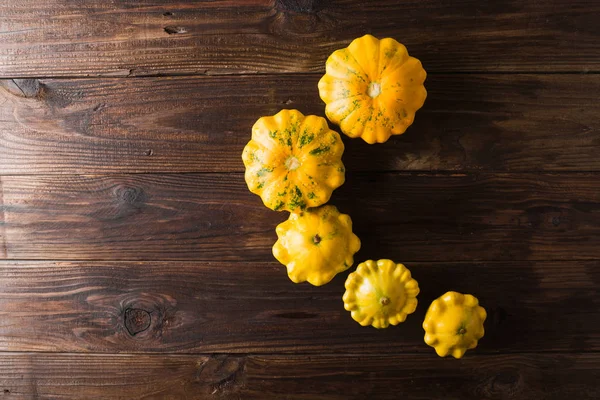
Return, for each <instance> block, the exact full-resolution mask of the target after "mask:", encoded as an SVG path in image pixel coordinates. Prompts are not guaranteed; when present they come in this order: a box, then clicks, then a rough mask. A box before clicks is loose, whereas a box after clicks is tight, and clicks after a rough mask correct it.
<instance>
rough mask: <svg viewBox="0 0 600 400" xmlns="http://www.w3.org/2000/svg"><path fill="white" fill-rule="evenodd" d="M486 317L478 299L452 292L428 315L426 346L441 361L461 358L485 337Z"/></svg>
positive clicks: (429, 310)
mask: <svg viewBox="0 0 600 400" xmlns="http://www.w3.org/2000/svg"><path fill="white" fill-rule="evenodd" d="M486 316H487V314H486V312H485V309H484V308H483V307H481V306H479V301H478V300H477V298H476V297H473V296H471V295H470V294H462V293H457V292H448V293H446V294H444V295H443V296H441V297H440V298H438V299H436V300H434V301H433V302H432V303H431V306H429V309H428V310H427V314H425V321H424V322H423V329H425V343H427V344H428V345H429V346H431V347H433V348H435V351H436V353H437V354H438V355H439V356H440V357H446V356H447V355H449V354H451V355H452V356H454V358H461V357H462V356H463V355H464V354H465V352H466V351H467V350H468V349H474V348H475V347H477V341H478V340H479V339H481V338H482V337H483V334H484V329H483V322H484V321H485V318H486Z"/></svg>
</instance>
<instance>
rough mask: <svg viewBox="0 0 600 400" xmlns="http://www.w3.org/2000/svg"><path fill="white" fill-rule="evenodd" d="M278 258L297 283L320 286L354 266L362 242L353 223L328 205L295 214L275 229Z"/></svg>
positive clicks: (275, 249) (275, 250)
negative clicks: (355, 232) (353, 230)
mask: <svg viewBox="0 0 600 400" xmlns="http://www.w3.org/2000/svg"><path fill="white" fill-rule="evenodd" d="M276 232H277V237H278V240H277V242H276V243H275V245H274V246H273V255H274V256H275V258H276V259H277V260H278V261H279V262H280V263H282V264H283V265H285V266H286V267H287V271H288V276H289V277H290V279H291V280H292V281H293V282H295V283H300V282H305V281H308V282H309V283H311V284H313V285H315V286H321V285H324V284H326V283H328V282H329V281H331V279H333V277H334V276H335V275H336V274H337V273H339V272H342V271H345V270H347V269H348V268H350V267H351V266H352V264H353V263H354V253H356V252H357V251H358V250H359V249H360V240H359V239H358V237H357V236H356V235H355V234H354V233H352V220H351V219H350V217H349V216H348V215H346V214H341V213H340V212H339V211H338V209H337V208H336V207H335V206H331V205H326V206H321V207H318V208H311V209H308V210H306V211H303V212H300V213H292V214H290V217H289V218H288V220H287V221H285V222H282V223H281V224H279V225H278V226H277V229H276Z"/></svg>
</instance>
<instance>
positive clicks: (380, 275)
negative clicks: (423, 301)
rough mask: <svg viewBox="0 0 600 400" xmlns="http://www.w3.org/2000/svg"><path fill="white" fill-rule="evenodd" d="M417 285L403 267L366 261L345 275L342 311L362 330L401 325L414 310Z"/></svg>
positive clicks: (381, 261)
mask: <svg viewBox="0 0 600 400" xmlns="http://www.w3.org/2000/svg"><path fill="white" fill-rule="evenodd" d="M418 294H419V284H418V283H417V281H416V280H414V279H413V278H412V277H411V274H410V271H409V270H408V269H407V268H406V267H405V266H404V265H402V264H396V263H395V262H393V261H391V260H379V261H373V260H368V261H365V262H363V263H360V264H359V265H358V267H357V268H356V271H355V272H353V273H351V274H350V275H348V279H347V280H346V293H344V296H343V298H342V299H343V301H344V308H345V309H346V310H348V311H350V313H351V316H352V318H353V319H354V320H355V321H357V322H358V323H359V324H361V325H362V326H368V325H372V326H373V327H375V328H387V327H388V326H389V325H390V324H391V325H398V324H399V323H400V322H404V320H405V319H406V316H407V315H408V314H411V313H413V312H414V311H415V309H416V308H417V295H418Z"/></svg>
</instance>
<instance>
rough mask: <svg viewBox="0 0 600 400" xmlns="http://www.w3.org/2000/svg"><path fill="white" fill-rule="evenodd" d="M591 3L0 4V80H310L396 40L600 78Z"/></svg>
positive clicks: (459, 60)
mask: <svg viewBox="0 0 600 400" xmlns="http://www.w3.org/2000/svg"><path fill="white" fill-rule="evenodd" d="M599 12H600V5H599V4H598V2H597V1H589V0H550V1H520V0H510V1H502V2H494V1H488V2H482V1H479V0H464V1H436V0H426V1H416V0H414V1H402V2H399V1H395V0H381V1H376V2H371V1H364V2H363V1H355V0H337V1H320V0H302V1H295V0H251V1H246V2H240V1H231V0H219V1H211V2H207V1H200V0H198V1H193V2H190V1H183V0H171V1H153V0H148V1H143V2H140V1H137V0H136V1H131V0H115V1H110V2H98V1H95V0H86V1H67V0H47V1H43V2H40V1H38V0H14V1H3V2H1V3H0V31H1V32H0V35H1V38H2V39H1V40H0V76H4V77H24V76H31V77H49V76H55V77H57V76H91V75H105V76H133V75H147V74H181V73H185V74H221V73H254V72H262V73H265V72H267V73H268V72H307V71H311V72H316V71H322V70H323V69H324V63H325V60H326V58H327V56H328V55H329V54H330V53H331V52H332V51H333V50H336V49H338V48H342V47H345V46H347V44H348V43H349V42H350V41H351V40H352V39H353V38H355V37H357V36H362V35H363V34H365V33H372V34H374V35H376V36H379V37H385V36H393V37H395V38H397V39H398V40H400V41H401V42H403V43H405V44H406V45H407V46H408V49H409V51H410V52H411V53H412V54H413V55H415V56H416V57H418V58H420V59H421V60H422V61H423V63H424V65H425V68H426V69H427V70H428V71H430V72H435V71H438V72H439V71H460V72H463V71H552V72H554V71H577V72H587V71H598V70H600V40H599V39H600V28H599V25H598V23H597V15H598V13H599Z"/></svg>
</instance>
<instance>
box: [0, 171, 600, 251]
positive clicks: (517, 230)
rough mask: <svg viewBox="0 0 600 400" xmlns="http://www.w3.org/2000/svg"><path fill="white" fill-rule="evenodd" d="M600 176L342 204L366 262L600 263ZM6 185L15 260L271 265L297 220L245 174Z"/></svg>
mask: <svg viewBox="0 0 600 400" xmlns="http://www.w3.org/2000/svg"><path fill="white" fill-rule="evenodd" d="M598 178H599V176H598V174H595V173H572V174H563V175H557V174H448V175H446V174H402V173H349V174H348V176H347V180H346V184H345V185H344V186H342V187H341V188H340V189H338V190H337V191H336V192H334V195H333V197H332V201H331V203H332V204H335V205H337V206H338V207H339V208H340V210H341V211H342V212H345V213H348V214H350V215H351V216H352V218H353V221H354V229H355V232H356V233H357V234H358V236H359V237H360V238H361V239H362V242H363V247H362V249H361V251H360V253H359V257H360V258H363V259H364V258H381V257H382V256H385V257H389V258H393V259H397V260H419V261H453V260H454V261H461V260H464V261H466V260H561V259H564V260H573V259H580V260H583V259H597V258H598V257H600V179H598ZM1 187H2V188H3V196H2V197H3V205H2V206H1V207H0V210H2V211H3V214H4V215H3V221H1V222H0V254H2V253H3V254H2V256H3V257H4V258H10V259H55V260H60V259H63V260H64V259H67V260H69V259H70V260H74V259H88V260H90V259H91V260H97V259H110V260H161V259H162V260H205V261H206V260H208V261H218V260H239V261H267V260H272V255H271V246H272V245H273V243H274V242H275V240H276V236H275V226H276V225H277V224H278V223H279V222H282V221H283V220H285V219H286V218H287V213H283V212H274V211H271V210H269V209H267V208H266V207H264V206H263V205H262V202H261V200H260V198H259V197H258V196H256V195H253V194H251V193H250V192H249V191H248V190H247V187H246V184H245V182H244V179H243V174H240V173H232V174H183V175H154V174H140V175H109V176H85V175H83V176H82V175H77V176H62V175H54V176H4V177H2V178H1ZM0 215H1V214H0ZM491 244H493V245H491Z"/></svg>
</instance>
